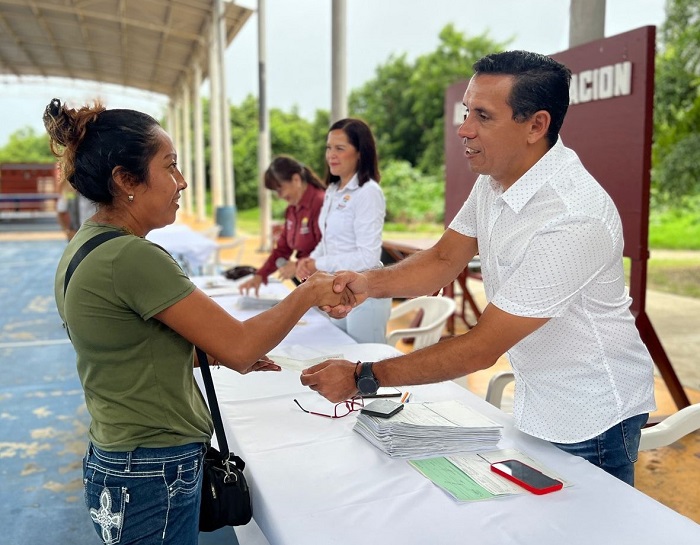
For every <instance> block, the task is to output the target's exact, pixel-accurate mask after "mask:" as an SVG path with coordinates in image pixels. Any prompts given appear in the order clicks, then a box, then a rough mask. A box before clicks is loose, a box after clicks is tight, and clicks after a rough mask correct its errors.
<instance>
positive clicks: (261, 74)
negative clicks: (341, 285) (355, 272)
mask: <svg viewBox="0 0 700 545" xmlns="http://www.w3.org/2000/svg"><path fill="white" fill-rule="evenodd" d="M265 3H266V0H258V203H259V205H260V250H261V251H263V252H268V251H270V247H271V240H270V239H271V238H272V205H271V203H270V192H269V191H268V190H267V188H266V187H265V182H264V178H263V177H264V176H265V170H266V169H267V167H268V166H269V164H270V156H271V150H270V112H269V111H268V108H267V75H266V64H267V44H266V30H265V22H266V12H265Z"/></svg>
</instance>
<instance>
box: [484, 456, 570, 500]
mask: <svg viewBox="0 0 700 545" xmlns="http://www.w3.org/2000/svg"><path fill="white" fill-rule="evenodd" d="M491 471H493V472H495V473H498V474H499V475H502V476H503V477H505V478H506V479H508V480H509V481H512V482H514V483H515V484H517V485H519V486H522V487H523V488H524V489H525V490H529V491H530V492H532V493H533V494H538V495H541V494H548V493H549V492H554V491H556V490H561V488H562V487H563V486H564V483H562V482H561V481H558V480H557V479H553V478H552V477H550V476H548V475H545V474H544V473H542V472H541V471H538V470H537V469H535V468H534V467H530V466H529V465H527V464H524V463H523V462H521V461H520V460H503V461H502V462H494V463H493V464H491Z"/></svg>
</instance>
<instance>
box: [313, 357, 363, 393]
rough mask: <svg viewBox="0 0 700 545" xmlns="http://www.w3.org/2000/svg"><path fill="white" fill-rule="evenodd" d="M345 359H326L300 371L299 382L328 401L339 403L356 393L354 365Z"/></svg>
mask: <svg viewBox="0 0 700 545" xmlns="http://www.w3.org/2000/svg"><path fill="white" fill-rule="evenodd" d="M356 365H357V363H353V362H351V361H347V360H326V361H324V362H321V363H318V364H316V365H314V366H312V367H309V368H308V369H304V370H303V371H302V372H301V383H302V384H303V385H304V386H308V387H309V388H311V389H312V390H315V391H317V392H318V393H319V394H321V395H322V396H323V397H325V398H326V399H327V400H328V401H332V402H333V403H339V402H340V401H343V400H345V399H350V398H351V397H352V396H354V395H357V386H356V385H355V367H356Z"/></svg>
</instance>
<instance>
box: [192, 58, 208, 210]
mask: <svg viewBox="0 0 700 545" xmlns="http://www.w3.org/2000/svg"><path fill="white" fill-rule="evenodd" d="M201 86H202V67H201V65H200V64H199V61H198V62H197V63H196V64H195V66H194V72H193V76H192V96H193V100H194V185H195V191H194V194H195V202H196V203H197V204H196V205H197V220H198V221H204V220H205V219H206V217H207V209H206V185H207V180H206V169H205V166H204V113H203V111H202V95H201V93H200V87H201Z"/></svg>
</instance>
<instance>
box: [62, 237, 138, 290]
mask: <svg viewBox="0 0 700 545" xmlns="http://www.w3.org/2000/svg"><path fill="white" fill-rule="evenodd" d="M124 235H126V233H122V232H121V231H105V232H104V233H100V234H99V235H95V236H94V237H92V238H91V239H90V240H88V241H87V242H85V243H84V244H83V245H82V246H81V247H80V248H78V251H77V252H75V254H74V255H73V259H71V260H70V263H68V268H67V269H66V278H65V280H64V281H63V296H64V297H65V295H66V290H67V289H68V282H70V279H71V276H73V273H74V272H75V269H76V268H77V267H78V265H80V262H81V261H82V260H83V259H85V258H86V257H87V255H88V254H89V253H90V252H92V251H93V250H94V249H95V248H97V247H98V246H99V245H100V244H102V243H103V242H107V241H108V240H111V239H113V238H117V237H121V236H124Z"/></svg>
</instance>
